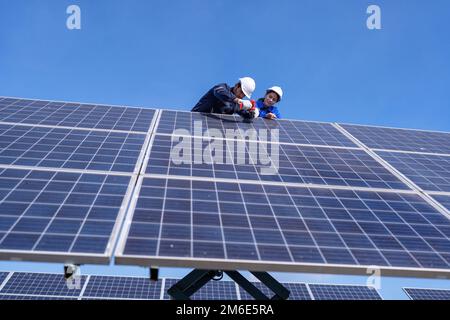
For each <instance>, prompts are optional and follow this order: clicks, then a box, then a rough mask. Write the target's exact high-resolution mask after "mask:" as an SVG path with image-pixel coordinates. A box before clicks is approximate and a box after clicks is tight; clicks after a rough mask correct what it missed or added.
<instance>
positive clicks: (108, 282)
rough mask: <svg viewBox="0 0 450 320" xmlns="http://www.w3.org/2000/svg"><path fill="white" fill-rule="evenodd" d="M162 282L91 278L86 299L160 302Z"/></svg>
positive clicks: (124, 278) (105, 277)
mask: <svg viewBox="0 0 450 320" xmlns="http://www.w3.org/2000/svg"><path fill="white" fill-rule="evenodd" d="M160 295H161V281H158V282H154V281H150V280H149V279H148V278H138V277H119V276H90V277H89V282H88V284H87V286H86V289H85V291H84V293H83V297H84V298H107V299H138V300H159V299H160Z"/></svg>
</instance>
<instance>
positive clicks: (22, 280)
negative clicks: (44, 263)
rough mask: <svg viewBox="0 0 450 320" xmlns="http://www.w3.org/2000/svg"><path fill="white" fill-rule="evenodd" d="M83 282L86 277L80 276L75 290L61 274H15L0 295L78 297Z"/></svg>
mask: <svg viewBox="0 0 450 320" xmlns="http://www.w3.org/2000/svg"><path fill="white" fill-rule="evenodd" d="M85 281H86V277H85V276H81V279H80V282H79V287H78V288H77V286H76V285H74V286H72V285H70V284H69V285H68V284H67V282H66V280H65V279H64V276H63V275H62V274H47V273H45V274H44V273H26V272H15V273H14V274H13V275H12V277H11V278H10V279H9V280H8V282H7V283H6V285H5V286H4V287H3V289H2V290H1V292H0V294H6V295H15V294H18V295H26V296H60V297H78V296H79V295H80V293H81V288H83V285H84V282H85ZM0 299H3V298H2V297H0Z"/></svg>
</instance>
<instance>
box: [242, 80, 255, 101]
mask: <svg viewBox="0 0 450 320" xmlns="http://www.w3.org/2000/svg"><path fill="white" fill-rule="evenodd" d="M239 82H240V83H241V89H242V91H243V92H244V94H245V96H246V97H247V98H249V99H250V98H251V96H252V93H253V91H255V88H256V83H255V80H253V79H252V78H250V77H243V78H240V79H239Z"/></svg>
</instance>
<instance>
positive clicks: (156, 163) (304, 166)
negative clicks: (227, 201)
mask: <svg viewBox="0 0 450 320" xmlns="http://www.w3.org/2000/svg"><path fill="white" fill-rule="evenodd" d="M234 142H235V141H233V143H234ZM181 143H183V142H180V141H179V140H178V139H175V140H174V141H172V137H170V136H160V135H157V136H155V139H154V141H153V144H152V149H151V152H150V156H149V161H148V164H147V170H146V173H149V174H152V173H153V174H164V175H181V176H196V177H209V178H222V179H223V178H225V179H244V180H256V181H277V182H286V183H302V184H326V185H338V186H354V187H367V188H386V189H407V186H406V185H404V184H403V183H402V182H401V181H400V180H398V178H396V177H395V176H394V175H393V174H391V173H390V172H389V171H387V170H386V169H385V168H384V167H383V166H382V165H381V164H379V163H378V162H377V161H376V160H374V159H373V158H372V157H371V156H369V155H368V154H367V153H366V152H365V151H363V150H357V149H333V148H323V147H306V146H296V145H283V144H281V145H279V144H270V145H267V146H265V149H264V150H265V151H260V153H259V155H258V153H257V152H254V153H252V149H251V148H252V147H251V146H250V145H249V144H245V143H244V145H243V146H242V150H239V151H237V150H234V148H235V146H234V145H233V144H231V145H228V144H227V143H225V142H223V143H222V142H221V143H220V146H221V148H220V149H217V150H220V151H217V150H216V151H215V154H214V155H213V154H212V153H210V154H209V155H206V154H205V153H204V151H203V150H205V149H206V147H207V146H208V145H209V142H208V141H207V140H200V141H199V142H194V141H190V150H189V149H188V152H190V156H189V157H188V158H189V159H187V158H186V159H185V160H188V161H183V162H182V163H180V162H179V161H178V153H177V151H176V150H177V145H178V144H181ZM215 143H217V141H216V142H215ZM197 144H198V145H197ZM217 146H219V145H217ZM188 147H189V146H188ZM262 147H264V146H263V145H262V144H259V145H258V148H262ZM238 148H241V147H238ZM273 148H277V150H273ZM174 150H175V152H174ZM185 152H186V151H185ZM218 152H219V155H217V154H218ZM197 155H199V156H200V157H201V158H200V161H199V162H200V163H199V164H196V163H195V161H196V159H197ZM249 155H254V157H255V158H251V157H249ZM213 160H214V162H215V163H213ZM208 163H209V164H208ZM271 165H272V166H273V167H275V168H276V170H275V171H274V172H273V173H271V174H267V171H265V170H267V169H268V168H270V166H271Z"/></svg>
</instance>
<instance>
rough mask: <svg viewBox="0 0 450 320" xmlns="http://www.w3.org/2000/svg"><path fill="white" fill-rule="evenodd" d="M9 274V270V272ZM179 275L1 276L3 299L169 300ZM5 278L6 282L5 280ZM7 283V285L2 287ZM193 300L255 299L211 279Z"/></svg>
mask: <svg viewBox="0 0 450 320" xmlns="http://www.w3.org/2000/svg"><path fill="white" fill-rule="evenodd" d="M5 274H6V275H7V274H8V273H5ZM178 280H179V279H171V278H163V279H160V280H159V281H157V282H153V281H150V280H149V279H148V278H141V277H123V276H96V275H87V276H82V279H81V281H80V282H79V283H69V286H68V285H67V283H66V282H65V280H64V277H63V275H62V274H47V273H27V272H12V273H11V275H10V278H9V280H8V281H6V282H5V281H4V279H3V280H1V278H0V300H47V299H48V300H53V299H54V300H71V299H79V300H161V299H163V300H169V299H170V296H169V295H168V294H167V289H169V288H170V287H171V286H172V285H174V284H175V283H176V282H177V281H178ZM3 282H4V283H3ZM2 283H3V288H2ZM253 284H254V285H255V286H257V287H258V288H260V289H261V290H262V291H263V292H264V293H265V294H266V295H267V296H269V297H271V296H273V293H272V292H271V291H270V290H269V289H267V287H265V286H264V285H262V284H261V283H260V282H256V283H253ZM283 285H284V286H285V287H286V288H288V289H289V290H290V291H291V294H290V296H289V299H290V300H313V299H315V300H319V299H335V298H337V299H339V300H344V299H347V300H379V299H381V297H380V295H379V294H378V293H377V291H376V290H375V289H373V288H370V287H366V286H355V285H339V286H337V285H322V286H326V287H328V286H329V287H331V288H332V289H329V291H328V292H331V291H332V292H333V294H329V295H328V296H324V295H323V292H319V291H318V290H316V289H313V288H315V287H317V286H318V285H316V284H305V283H293V282H291V283H289V282H288V283H283ZM191 299H192V300H253V297H251V296H249V295H248V293H246V292H245V291H244V290H242V288H240V287H239V286H237V285H236V283H235V282H233V281H224V280H222V281H210V282H208V283H207V284H206V285H205V286H204V287H202V288H201V289H200V290H199V291H197V292H196V293H195V294H194V295H193V296H192V297H191Z"/></svg>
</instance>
